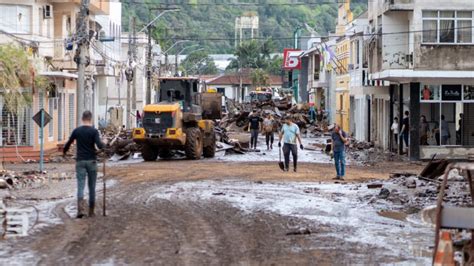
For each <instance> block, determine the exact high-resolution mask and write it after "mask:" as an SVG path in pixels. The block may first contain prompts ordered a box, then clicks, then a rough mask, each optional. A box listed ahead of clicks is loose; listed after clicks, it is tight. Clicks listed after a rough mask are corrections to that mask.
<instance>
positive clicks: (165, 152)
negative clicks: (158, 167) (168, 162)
mask: <svg viewBox="0 0 474 266" xmlns="http://www.w3.org/2000/svg"><path fill="white" fill-rule="evenodd" d="M173 155H174V154H173V152H171V151H170V150H168V149H160V151H159V152H158V156H160V158H161V159H171V158H172V157H173Z"/></svg>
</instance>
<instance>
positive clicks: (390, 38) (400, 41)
mask: <svg viewBox="0 0 474 266" xmlns="http://www.w3.org/2000/svg"><path fill="white" fill-rule="evenodd" d="M382 25H383V26H382V34H384V35H382V46H383V48H382V57H383V60H382V69H383V70H386V69H404V68H407V67H408V62H407V61H406V56H407V54H408V52H409V49H408V44H409V35H408V34H390V33H398V32H408V31H409V23H408V16H407V12H387V13H385V14H384V15H383V16H382ZM385 34H386V35H385Z"/></svg>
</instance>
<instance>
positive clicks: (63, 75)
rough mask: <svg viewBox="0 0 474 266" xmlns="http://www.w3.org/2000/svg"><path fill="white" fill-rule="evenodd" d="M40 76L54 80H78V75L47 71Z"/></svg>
mask: <svg viewBox="0 0 474 266" xmlns="http://www.w3.org/2000/svg"><path fill="white" fill-rule="evenodd" d="M39 75H40V76H44V77H53V78H65V79H77V75H76V74H72V73H67V72H61V71H45V72H40V73H39Z"/></svg>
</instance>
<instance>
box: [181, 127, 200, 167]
mask: <svg viewBox="0 0 474 266" xmlns="http://www.w3.org/2000/svg"><path fill="white" fill-rule="evenodd" d="M184 152H185V153H186V158H188V159H191V160H199V159H201V154H202V134H201V130H200V129H199V128H197V127H191V128H188V130H187V131H186V145H185V147H184Z"/></svg>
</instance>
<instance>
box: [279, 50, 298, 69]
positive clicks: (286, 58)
mask: <svg viewBox="0 0 474 266" xmlns="http://www.w3.org/2000/svg"><path fill="white" fill-rule="evenodd" d="M301 53H302V51H301V50H297V49H288V48H285V49H284V50H283V69H286V70H293V69H301V59H300V56H301Z"/></svg>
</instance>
